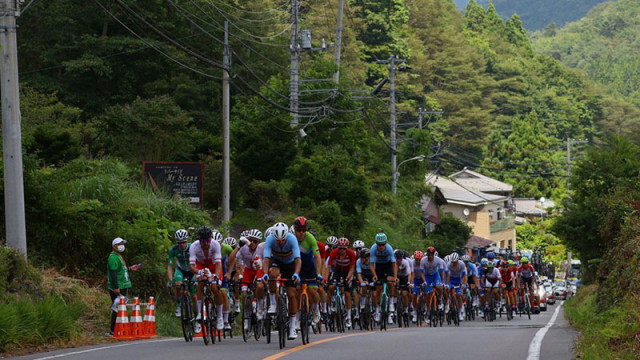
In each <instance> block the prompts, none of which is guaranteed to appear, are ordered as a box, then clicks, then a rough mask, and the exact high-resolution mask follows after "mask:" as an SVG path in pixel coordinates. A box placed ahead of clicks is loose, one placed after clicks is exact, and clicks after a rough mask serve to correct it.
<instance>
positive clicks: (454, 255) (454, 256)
mask: <svg viewBox="0 0 640 360" xmlns="http://www.w3.org/2000/svg"><path fill="white" fill-rule="evenodd" d="M458 260H460V255H458V253H456V252H454V253H451V255H449V261H451V262H453V261H458Z"/></svg>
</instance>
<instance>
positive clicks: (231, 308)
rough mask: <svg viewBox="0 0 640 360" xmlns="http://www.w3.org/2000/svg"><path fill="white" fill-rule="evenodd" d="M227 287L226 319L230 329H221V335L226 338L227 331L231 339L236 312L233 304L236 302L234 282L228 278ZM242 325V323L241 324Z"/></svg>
mask: <svg viewBox="0 0 640 360" xmlns="http://www.w3.org/2000/svg"><path fill="white" fill-rule="evenodd" d="M228 284H229V286H228V289H227V299H228V300H229V315H228V318H227V319H228V321H229V327H230V329H223V330H222V337H224V338H225V339H226V337H227V332H229V337H230V338H231V339H233V330H234V329H235V323H236V315H237V314H236V312H235V311H234V305H235V303H236V299H235V296H234V291H233V290H234V286H235V282H234V281H233V280H229V281H228ZM243 325H244V324H243Z"/></svg>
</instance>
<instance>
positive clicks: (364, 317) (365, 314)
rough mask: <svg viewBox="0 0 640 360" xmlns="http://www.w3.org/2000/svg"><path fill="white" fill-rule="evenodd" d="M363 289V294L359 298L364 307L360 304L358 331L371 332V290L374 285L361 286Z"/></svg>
mask: <svg viewBox="0 0 640 360" xmlns="http://www.w3.org/2000/svg"><path fill="white" fill-rule="evenodd" d="M362 287H363V288H364V289H365V293H364V294H361V295H360V296H361V297H362V299H364V306H362V304H360V305H359V306H360V307H361V309H360V322H359V324H360V330H373V309H372V304H373V289H374V288H375V284H373V283H367V284H366V285H364V286H362Z"/></svg>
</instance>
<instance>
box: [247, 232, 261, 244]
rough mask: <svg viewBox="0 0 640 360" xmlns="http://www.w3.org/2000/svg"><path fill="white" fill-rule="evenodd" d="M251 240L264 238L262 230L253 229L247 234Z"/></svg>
mask: <svg viewBox="0 0 640 360" xmlns="http://www.w3.org/2000/svg"><path fill="white" fill-rule="evenodd" d="M246 237H247V238H248V239H249V240H258V241H260V240H262V231H260V230H258V229H251V230H249V233H248V234H247V235H246Z"/></svg>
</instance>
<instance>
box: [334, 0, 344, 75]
mask: <svg viewBox="0 0 640 360" xmlns="http://www.w3.org/2000/svg"><path fill="white" fill-rule="evenodd" d="M343 13H344V0H340V5H339V6H338V23H337V26H336V49H335V53H334V57H335V59H336V65H337V66H338V69H337V70H336V73H335V74H333V82H335V83H336V84H338V83H340V48H341V47H342V18H343Z"/></svg>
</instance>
